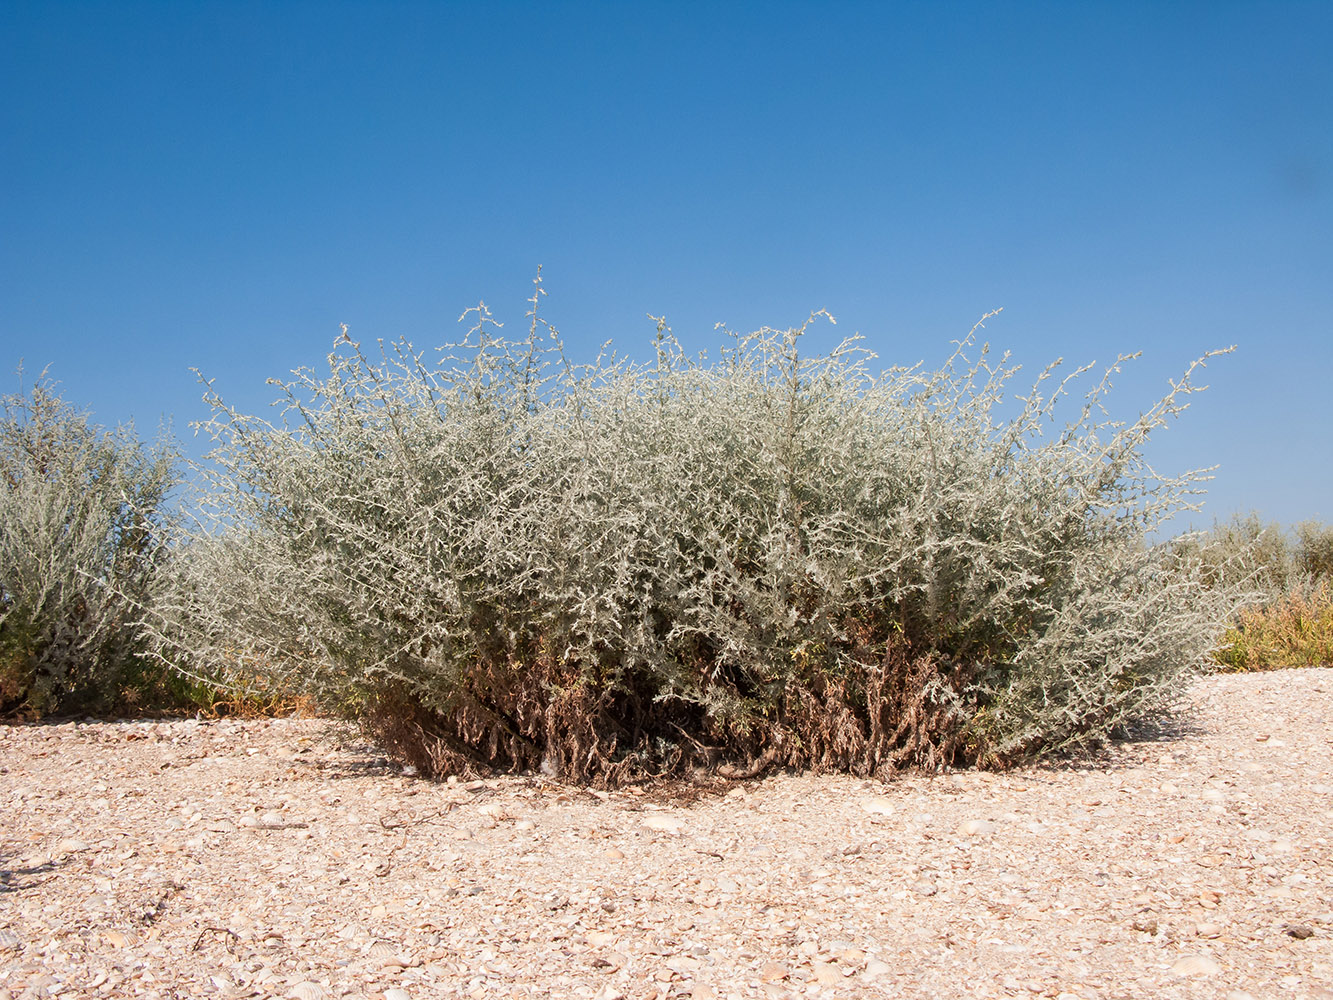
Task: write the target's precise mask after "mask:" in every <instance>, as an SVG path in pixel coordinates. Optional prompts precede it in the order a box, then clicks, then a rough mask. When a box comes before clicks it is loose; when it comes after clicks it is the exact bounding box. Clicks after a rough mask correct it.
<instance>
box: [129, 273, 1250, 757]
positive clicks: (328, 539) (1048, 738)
mask: <svg viewBox="0 0 1333 1000" xmlns="http://www.w3.org/2000/svg"><path fill="white" fill-rule="evenodd" d="M540 294H541V289H540V286H538V291H537V293H536V294H534V297H533V299H532V300H531V301H532V306H533V309H532V312H531V313H530V314H529V316H530V318H531V321H532V322H531V325H530V327H529V329H528V331H527V336H526V337H520V338H517V339H512V340H511V339H506V338H505V337H504V336H503V335H502V331H500V330H499V329H498V327H497V325H496V324H494V323H493V322H492V321H491V319H490V317H489V314H488V313H487V312H486V310H485V307H484V306H482V307H479V308H478V309H477V310H475V311H470V312H473V313H474V315H475V318H476V320H477V323H476V326H475V327H474V328H473V330H472V331H471V333H470V334H469V336H468V337H467V338H466V340H465V341H464V343H463V344H462V345H460V346H457V347H454V348H451V349H448V350H446V351H444V352H443V356H442V357H441V358H439V359H438V360H428V359H427V356H426V355H425V354H423V353H419V352H417V351H415V350H414V349H413V348H412V347H411V346H410V345H408V344H406V343H400V344H397V345H390V346H385V345H383V344H381V345H380V347H379V349H378V351H376V352H374V353H373V354H368V353H366V352H363V350H362V349H361V347H360V346H359V345H357V344H355V343H352V342H351V341H350V339H348V338H347V337H346V332H345V331H344V336H343V338H340V341H339V343H338V344H336V345H335V349H334V351H333V353H331V354H330V355H329V358H328V373H327V375H319V374H316V373H315V372H314V371H310V370H303V371H300V372H298V373H296V377H295V378H294V380H292V381H289V382H285V383H278V385H279V387H280V391H281V401H282V404H283V406H284V409H283V411H282V415H281V417H280V418H277V419H276V420H274V421H266V420H264V419H261V418H259V417H256V416H252V415H248V414H243V413H240V412H237V411H235V410H233V409H231V408H229V407H228V406H227V405H226V404H225V402H224V401H223V400H222V399H221V398H220V397H219V396H217V395H215V394H213V395H211V396H210V398H211V399H212V402H213V405H214V407H215V417H214V419H213V420H212V421H211V422H210V423H209V424H208V425H207V429H208V431H209V432H210V433H211V434H212V435H213V436H214V438H215V440H216V442H217V450H216V452H215V453H214V456H213V465H212V472H211V476H212V479H211V484H210V489H209V492H208V494H207V496H208V501H207V502H208V505H209V506H208V508H207V510H206V511H205V514H206V517H205V518H204V520H203V522H202V523H203V524H204V525H206V526H207V528H206V530H205V529H201V530H199V531H198V532H196V533H195V536H194V537H193V538H191V539H190V540H188V542H187V543H185V544H182V545H181V546H179V550H178V553H177V558H176V559H175V561H174V563H173V565H172V569H171V572H170V573H167V574H164V575H163V576H162V578H161V579H162V581H163V593H162V594H161V595H159V599H158V600H157V602H156V605H155V606H156V608H157V609H158V615H159V617H158V619H157V620H156V625H155V632H156V636H157V648H158V650H159V654H160V655H161V656H162V657H163V658H164V659H166V660H168V661H170V662H172V663H173V664H175V665H176V666H177V667H178V668H179V669H182V670H184V671H187V672H191V673H192V674H193V675H195V676H198V677H201V678H226V679H229V680H230V681H231V682H232V683H250V684H255V685H266V686H268V688H269V689H270V690H271V689H273V688H275V687H281V688H286V689H292V690H302V691H305V692H308V693H310V694H313V695H314V696H316V697H317V698H318V699H320V701H321V702H322V703H324V704H325V705H327V706H329V707H331V708H334V709H337V710H340V711H342V712H345V713H348V714H349V715H351V716H353V717H356V718H359V719H362V720H363V721H366V722H367V723H368V724H369V725H370V726H371V728H372V729H374V730H376V731H377V732H378V733H379V735H380V736H381V737H383V738H384V739H385V740H386V741H387V742H388V743H389V744H390V745H391V746H392V747H394V748H395V749H396V750H397V751H398V752H399V753H401V754H402V755H403V756H404V758H405V759H407V760H410V761H411V762H412V763H415V764H416V765H417V766H419V767H422V768H424V769H427V770H430V771H433V772H436V773H438V772H441V771H448V770H466V769H473V768H483V769H484V768H507V769H528V768H533V769H536V768H541V769H543V770H545V771H546V772H547V773H551V774H557V775H560V776H563V777H566V778H569V779H573V780H597V781H608V782H609V781H615V780H618V779H620V778H623V777H626V776H630V775H642V774H654V773H670V772H678V771H680V770H682V769H685V768H689V767H693V766H699V765H703V766H710V767H716V768H718V769H720V770H721V771H722V772H723V773H726V774H747V773H756V772H757V771H759V770H761V769H762V768H764V767H765V766H769V765H784V764H785V765H794V766H803V767H806V766H808V767H814V768H818V769H840V770H847V771H851V772H854V773H858V774H874V775H885V774H887V773H889V772H891V771H892V770H894V769H896V768H900V767H904V766H930V767H938V766H952V765H959V764H969V763H976V764H983V765H1002V764H1005V763H1008V762H1012V761H1016V760H1019V759H1023V758H1025V757H1028V756H1031V755H1034V754H1039V753H1048V752H1051V751H1054V750H1058V749H1062V748H1077V747H1082V746H1085V745H1087V744H1089V743H1091V742H1093V741H1096V740H1098V739H1100V738H1102V737H1104V736H1105V735H1106V734H1107V733H1108V732H1110V731H1112V730H1113V729H1114V728H1115V727H1117V726H1122V725H1124V724H1126V723H1128V722H1131V721H1133V720H1135V719H1137V718H1139V717H1142V716H1144V715H1145V714H1147V713H1150V712H1153V711H1155V710H1158V709H1160V708H1162V707H1163V706H1164V705H1166V704H1167V703H1168V702H1169V701H1170V700H1171V699H1173V698H1174V697H1176V696H1177V695H1178V694H1179V691H1180V682H1181V680H1182V679H1183V678H1185V677H1186V676H1187V675H1188V674H1189V673H1190V672H1191V671H1193V670H1194V669H1196V668H1198V667H1199V666H1201V665H1202V663H1203V662H1204V661H1205V659H1206V656H1207V654H1208V651H1209V649H1210V647H1211V646H1212V645H1213V643H1214V641H1215V637H1216V635H1217V633H1218V631H1219V629H1220V625H1221V622H1222V620H1223V618H1224V617H1225V615H1226V614H1227V612H1228V611H1229V610H1230V602H1231V600H1232V596H1231V593H1230V591H1227V590H1225V589H1219V588H1211V589H1210V588H1207V587H1204V586H1203V585H1202V584H1201V582H1200V579H1199V575H1198V560H1191V559H1185V558H1181V557H1179V556H1176V557H1174V558H1173V559H1170V560H1169V559H1168V558H1167V556H1168V553H1167V551H1166V549H1164V548H1163V547H1162V546H1159V545H1155V544H1151V543H1150V542H1149V541H1148V540H1147V539H1148V538H1149V537H1150V536H1151V534H1152V532H1153V531H1154V529H1156V528H1157V527H1158V526H1160V525H1161V524H1163V523H1164V521H1165V520H1166V519H1168V518H1170V517H1171V516H1172V515H1173V514H1175V513H1176V512H1178V511H1180V510H1182V509H1185V508H1188V507H1189V506H1190V505H1191V503H1193V501H1194V497H1195V496H1196V494H1197V493H1198V492H1199V484H1200V481H1201V480H1202V479H1203V478H1204V474H1203V473H1190V474H1186V475H1184V476H1182V477H1179V478H1159V477H1158V476H1157V475H1156V474H1155V473H1154V472H1153V471H1152V470H1151V469H1150V468H1149V467H1148V465H1147V463H1146V462H1145V459H1144V456H1143V446H1144V443H1145V441H1146V440H1147V438H1148V435H1149V434H1150V433H1151V432H1152V431H1154V430H1155V429H1157V428H1158V427H1160V426H1161V425H1163V424H1164V423H1165V422H1166V420H1168V419H1169V418H1171V417H1174V416H1175V415H1177V414H1178V413H1179V412H1180V411H1181V410H1183V409H1184V408H1185V405H1186V403H1187V401H1188V395H1189V393H1191V392H1192V391H1194V389H1195V385H1194V383H1193V382H1192V381H1191V379H1192V376H1193V375H1194V373H1195V371H1196V368H1197V366H1198V365H1199V364H1202V361H1200V362H1196V364H1195V365H1194V366H1191V368H1190V369H1189V371H1188V372H1187V373H1186V375H1185V376H1184V378H1182V379H1181V380H1180V381H1178V382H1176V383H1173V385H1172V388H1171V391H1170V392H1169V394H1168V395H1167V396H1166V397H1165V398H1164V399H1163V400H1162V401H1161V402H1160V403H1158V404H1157V405H1156V406H1155V407H1154V408H1152V409H1151V410H1150V411H1148V412H1147V413H1145V414H1143V415H1142V416H1140V417H1139V418H1138V419H1137V420H1135V421H1133V422H1130V423H1126V424H1120V423H1116V422H1113V421H1111V420H1110V419H1109V418H1107V417H1106V416H1105V415H1104V411H1103V410H1102V403H1103V399H1104V397H1105V394H1106V391H1107V389H1108V387H1109V384H1110V377H1111V376H1112V375H1113V374H1114V373H1115V372H1116V371H1117V370H1118V369H1119V365H1120V363H1121V362H1123V361H1124V360H1125V359H1124V358H1121V359H1119V360H1118V361H1117V363H1116V364H1115V365H1112V366H1111V367H1110V369H1108V370H1107V371H1106V372H1105V373H1104V375H1103V376H1102V377H1101V378H1100V379H1095V378H1094V379H1093V382H1092V384H1091V386H1090V387H1089V388H1088V389H1086V391H1084V392H1083V393H1082V394H1081V398H1079V397H1077V396H1075V397H1074V398H1073V399H1072V402H1071V401H1069V400H1065V401H1064V405H1063V406H1062V407H1057V403H1058V402H1060V401H1061V400H1062V397H1066V396H1068V395H1069V394H1070V393H1071V390H1072V389H1073V388H1074V387H1075V386H1076V385H1079V384H1080V382H1081V379H1080V376H1084V377H1086V369H1085V370H1082V371H1080V372H1075V373H1073V374H1072V375H1070V376H1068V377H1067V378H1064V379H1058V378H1057V377H1056V373H1057V367H1056V366H1052V367H1051V368H1049V369H1047V370H1046V371H1045V372H1043V373H1042V374H1041V375H1040V377H1039V378H1038V379H1037V380H1036V382H1035V385H1033V387H1032V388H1031V391H1029V392H1028V393H1027V394H1026V395H1024V396H1022V397H1020V398H1019V399H1018V400H1017V401H1016V402H1015V401H1012V400H1010V402H1009V404H1008V406H1009V411H1010V412H1009V415H1008V416H1004V417H1001V416H1000V413H1001V411H1002V410H1003V409H1004V407H1005V406H1006V399H1007V398H1008V397H1007V396H1006V389H1007V386H1008V384H1009V382H1010V381H1011V379H1012V378H1013V376H1014V374H1015V372H1016V369H1015V368H1013V367H1012V366H1010V365H1009V364H1008V363H1007V360H1005V359H1000V360H998V361H997V360H994V359H992V357H991V355H990V353H989V351H988V349H987V348H986V347H984V346H978V344H977V342H976V337H975V335H976V333H977V331H976V330H975V329H974V330H973V333H972V334H971V335H969V336H968V337H967V338H965V339H964V340H963V341H962V342H961V343H960V344H958V346H957V351H956V353H955V354H954V355H953V357H952V358H951V360H950V361H949V362H948V363H947V364H945V365H944V366H943V367H942V368H940V369H939V370H937V371H924V370H921V369H920V368H892V369H889V370H887V371H883V372H877V371H875V370H873V369H872V368H871V367H870V362H871V360H872V359H871V357H870V356H869V355H868V354H867V353H865V352H864V351H862V350H861V349H860V348H859V345H858V343H857V342H856V341H855V340H853V341H849V342H846V343H844V344H843V345H842V346H841V347H839V348H837V349H836V350H834V351H832V352H830V353H827V354H824V355H817V356H806V355H805V354H804V353H803V351H802V347H803V344H804V342H805V340H804V338H805V334H806V331H807V327H808V325H809V324H808V323H807V324H806V325H803V326H801V327H799V328H796V329H792V330H785V331H781V330H771V329H764V330H760V331H758V332H757V333H754V334H751V335H748V336H733V335H728V339H727V344H728V346H727V347H726V348H725V350H724V351H723V352H722V354H721V355H720V356H719V357H718V358H717V359H716V360H713V361H708V360H706V359H704V358H694V357H690V356H687V355H686V354H685V353H684V352H683V351H682V350H681V349H680V348H679V346H678V345H677V344H676V342H675V341H674V340H673V339H672V337H671V336H670V334H669V331H668V330H667V329H666V327H665V325H664V323H662V322H661V321H659V329H658V337H657V340H656V342H655V347H656V356H655V358H654V359H653V360H652V361H651V362H649V363H647V364H642V363H635V362H633V361H630V360H626V359H623V358H617V357H615V356H614V355H606V354H604V355H603V356H602V357H599V358H598V359H596V360H595V361H593V362H591V363H588V364H586V365H576V364H573V363H571V362H570V361H569V360H568V359H567V358H566V356H565V354H564V350H563V346H562V344H561V341H560V340H559V338H558V336H556V335H555V333H554V331H551V330H550V329H549V328H548V327H546V326H545V325H544V324H542V323H541V322H539V321H538V318H537V312H536V310H537V303H538V298H539V296H540ZM820 318H821V317H820V316H819V315H816V316H812V317H811V321H815V320H817V319H820ZM979 326H980V324H978V327H979ZM211 392H212V390H211V388H210V393H211ZM1070 406H1072V407H1073V409H1074V411H1075V412H1074V414H1073V419H1072V420H1070V421H1069V422H1066V423H1064V424H1056V423H1053V422H1052V421H1053V420H1054V419H1056V417H1057V411H1058V412H1059V413H1063V411H1064V410H1065V409H1068V408H1069V407H1070Z"/></svg>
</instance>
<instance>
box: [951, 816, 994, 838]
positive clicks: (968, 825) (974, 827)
mask: <svg viewBox="0 0 1333 1000" xmlns="http://www.w3.org/2000/svg"><path fill="white" fill-rule="evenodd" d="M958 832H959V833H960V834H961V835H962V836H964V837H980V836H984V835H986V834H988V833H994V832H995V824H994V823H991V822H990V821H989V820H984V819H969V820H966V821H964V822H962V823H960V824H959V825H958Z"/></svg>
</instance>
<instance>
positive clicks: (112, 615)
mask: <svg viewBox="0 0 1333 1000" xmlns="http://www.w3.org/2000/svg"><path fill="white" fill-rule="evenodd" d="M0 409H2V412H0V711H3V712H4V713H5V714H9V713H13V712H23V713H27V714H43V713H49V712H56V711H73V710H80V711H83V710H101V709H108V708H112V707H118V706H124V704H125V703H126V702H127V701H128V702H131V703H132V702H135V701H139V700H143V699H145V698H147V699H150V700H151V699H152V698H154V697H156V696H158V695H159V694H161V691H160V690H159V688H161V687H162V683H163V681H164V677H163V676H162V675H161V672H160V670H159V671H156V672H155V670H154V669H153V667H152V666H151V665H150V661H148V660H146V659H145V655H144V649H143V647H142V642H141V637H140V635H139V633H138V629H137V627H136V625H135V622H136V620H137V619H138V618H139V617H140V614H141V611H142V607H141V606H142V601H143V600H144V599H145V597H146V595H147V593H148V590H149V587H150V583H151V578H152V574H153V571H154V567H155V565H156V562H157V559H158V557H159V554H160V552H161V545H162V541H163V537H164V536H163V529H164V527H165V518H164V502H165V499H166V497H167V494H168V493H169V492H170V491H171V489H172V488H173V487H174V486H175V484H176V481H177V475H176V455H175V452H174V450H173V448H172V446H171V445H169V444H166V443H159V444H158V445H156V446H153V447H148V446H145V445H144V444H142V443H141V442H140V441H139V440H138V439H137V438H135V436H134V434H133V431H132V430H131V429H128V428H121V429H117V430H115V431H106V430H103V429H101V428H99V427H97V426H96V425H94V424H93V423H91V422H90V420H89V418H88V416H87V415H86V414H84V413H81V412H79V411H78V410H76V409H74V408H73V407H72V406H70V405H69V404H67V403H65V402H64V401H63V400H62V399H61V398H60V396H59V395H58V393H57V392H56V391H55V388H54V386H53V385H52V384H51V383H50V382H49V381H47V380H46V379H45V377H43V378H41V379H39V380H38V381H37V382H36V383H35V384H34V385H33V386H32V388H31V390H30V391H29V392H27V393H19V394H11V395H6V396H4V397H3V398H2V399H0ZM168 687H169V685H168Z"/></svg>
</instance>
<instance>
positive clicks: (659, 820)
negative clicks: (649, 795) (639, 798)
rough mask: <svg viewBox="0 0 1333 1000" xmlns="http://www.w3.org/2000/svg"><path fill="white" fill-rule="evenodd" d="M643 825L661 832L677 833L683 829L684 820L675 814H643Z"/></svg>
mask: <svg viewBox="0 0 1333 1000" xmlns="http://www.w3.org/2000/svg"><path fill="white" fill-rule="evenodd" d="M643 825H644V826H646V827H647V828H648V829H650V830H657V831H660V832H661V833H671V834H678V833H680V832H681V831H682V830H684V829H685V821H684V820H683V819H680V818H679V817H677V816H660V815H659V816H645V817H644V820H643Z"/></svg>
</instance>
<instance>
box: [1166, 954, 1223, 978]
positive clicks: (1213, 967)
mask: <svg viewBox="0 0 1333 1000" xmlns="http://www.w3.org/2000/svg"><path fill="white" fill-rule="evenodd" d="M1221 971H1222V967H1221V966H1220V965H1218V964H1217V963H1216V962H1214V961H1213V960H1212V959H1211V958H1208V957H1207V956H1206V955H1186V956H1185V957H1184V958H1181V959H1177V960H1176V962H1175V964H1174V965H1172V966H1171V974H1172V975H1175V976H1182V977H1183V976H1215V975H1217V974H1218V973H1219V972H1221Z"/></svg>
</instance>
